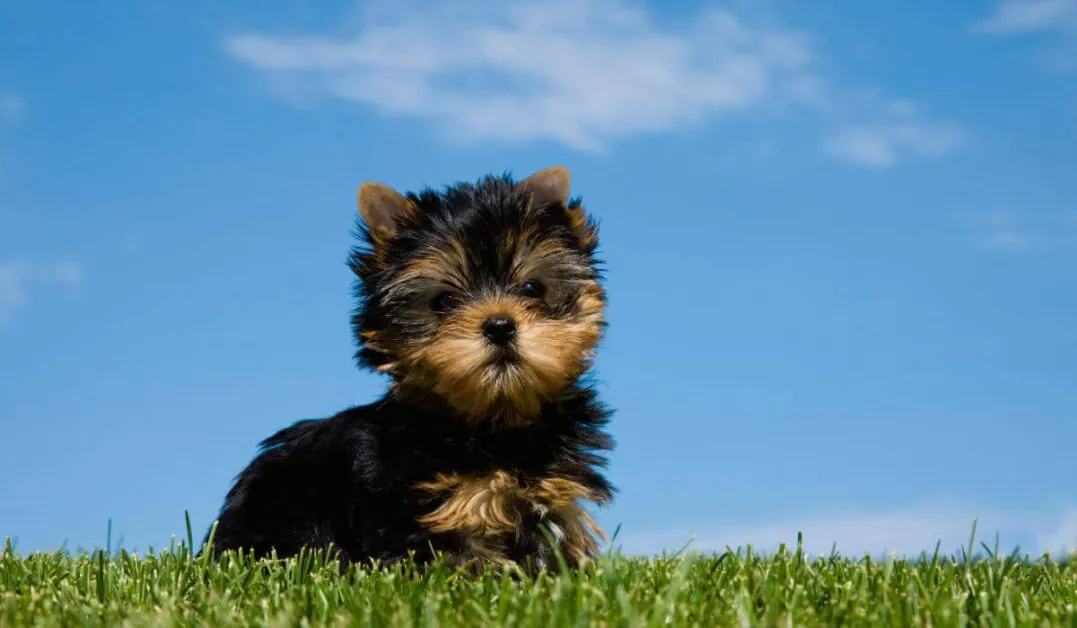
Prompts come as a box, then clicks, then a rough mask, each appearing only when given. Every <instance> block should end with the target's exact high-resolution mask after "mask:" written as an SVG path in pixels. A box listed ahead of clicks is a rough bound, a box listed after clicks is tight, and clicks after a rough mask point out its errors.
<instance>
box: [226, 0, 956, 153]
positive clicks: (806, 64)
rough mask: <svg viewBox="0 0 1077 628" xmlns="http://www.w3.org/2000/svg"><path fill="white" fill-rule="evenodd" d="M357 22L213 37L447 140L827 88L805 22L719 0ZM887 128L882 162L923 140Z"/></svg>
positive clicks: (655, 124)
mask: <svg viewBox="0 0 1077 628" xmlns="http://www.w3.org/2000/svg"><path fill="white" fill-rule="evenodd" d="M362 22H363V28H362V31H361V32H360V33H359V34H358V35H356V36H354V37H351V38H344V39H340V38H333V37H329V36H321V35H312V36H302V37H298V36H288V37H285V36H274V35H268V34H258V33H246V34H240V35H236V36H233V37H230V38H228V39H227V41H226V48H227V50H228V52H229V53H230V54H231V55H233V56H234V57H235V58H236V59H238V60H240V61H242V62H244V63H246V64H248V65H250V66H251V67H253V68H256V69H257V70H259V71H261V72H263V73H265V75H266V76H267V77H268V78H269V80H270V81H271V84H272V85H273V86H274V89H275V91H276V93H277V94H278V95H282V96H284V97H286V98H287V99H288V100H289V101H291V102H293V103H304V104H306V103H310V102H317V101H318V100H320V99H323V98H336V99H343V100H346V101H351V102H356V103H361V104H363V105H366V106H369V107H371V108H373V109H374V110H376V111H379V112H381V113H382V114H384V115H392V116H408V117H412V118H417V119H424V120H428V121H430V122H431V123H433V124H434V125H435V126H436V127H437V128H439V129H441V130H442V131H443V132H444V133H445V134H446V135H447V136H449V137H451V138H452V139H455V140H460V141H463V140H465V139H471V140H492V139H497V140H514V141H528V140H552V141H555V142H559V143H562V144H564V145H567V146H570V147H573V148H576V149H580V150H589V151H593V150H601V149H603V148H605V147H606V146H607V145H608V144H609V143H610V142H611V141H613V140H616V139H619V138H624V137H629V136H633V135H638V134H643V133H652V132H661V131H668V130H673V129H678V128H685V127H688V126H691V125H697V124H701V123H704V122H705V121H708V120H711V119H715V118H718V117H722V116H729V115H744V116H749V115H753V114H758V113H760V112H761V111H774V110H778V109H781V108H784V107H800V108H801V109H803V110H806V111H811V112H814V113H819V111H820V110H821V108H820V107H819V105H820V104H822V103H825V102H828V101H829V102H833V101H836V100H840V98H841V94H840V93H838V92H836V91H835V88H834V87H832V86H831V87H824V86H825V85H827V82H826V81H823V80H821V79H820V77H819V76H817V68H816V66H817V63H816V62H815V52H814V50H813V48H812V46H811V41H812V36H811V35H810V34H809V33H806V32H802V31H796V30H792V29H789V28H785V27H782V26H779V25H776V24H775V23H774V22H773V21H772V20H757V19H751V17H750V16H747V15H745V14H744V13H743V12H735V11H733V10H732V9H729V8H719V7H714V6H710V7H707V8H704V9H702V10H701V11H700V12H698V13H697V14H696V15H694V16H687V19H682V20H677V21H674V20H664V21H660V20H659V19H658V18H656V17H655V16H654V15H652V14H650V13H648V12H646V11H645V10H643V9H642V8H641V7H640V6H639V5H638V4H637V3H634V2H631V1H630V0H546V1H543V2H537V1H534V0H498V1H494V0H469V1H466V2H462V3H455V2H454V3H441V4H436V5H424V6H423V7H422V8H421V10H420V9H417V8H416V5H415V4H414V3H406V2H405V3H401V4H399V5H398V6H397V7H396V8H392V7H389V6H388V4H387V3H386V4H383V3H375V8H374V9H369V10H368V11H367V12H366V13H365V14H364V15H363V19H362ZM910 124H911V123H910ZM895 134H896V135H897V136H899V137H898V139H891V140H889V145H888V150H889V156H888V157H887V158H885V159H886V161H887V162H888V164H892V163H894V162H895V161H896V159H897V156H898V154H899V153H902V152H907V153H910V154H913V153H919V154H931V153H933V152H938V151H937V150H934V151H933V150H931V147H929V148H926V149H925V148H924V147H925V145H927V144H931V141H930V140H926V139H924V138H923V137H921V136H922V135H923V134H924V132H923V131H921V130H919V129H918V128H915V127H911V128H904V129H899V130H897V131H894V132H891V135H895ZM910 138H911V139H910ZM932 146H934V145H932ZM947 146H949V145H948V144H947ZM839 156H841V155H840V154H839ZM880 159H883V158H879V157H876V158H875V161H879V160H880Z"/></svg>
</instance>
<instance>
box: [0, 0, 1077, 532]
mask: <svg viewBox="0 0 1077 628" xmlns="http://www.w3.org/2000/svg"><path fill="white" fill-rule="evenodd" d="M454 7H455V8H453V9H446V8H443V7H442V5H441V3H420V2H417V1H413V0H408V1H407V2H401V3H399V4H396V5H394V4H393V3H392V2H387V1H382V0H376V1H375V2H368V3H362V4H357V3H353V2H337V1H333V2H317V3H315V2H295V3H287V5H286V6H285V5H284V3H273V5H272V6H271V7H270V6H268V5H265V4H263V3H256V2H254V1H253V0H248V1H240V2H228V3H221V2H215V1H211V0H194V1H192V2H185V3H174V2H164V1H154V0H146V1H143V2H137V3H117V2H105V1H103V0H98V1H91V2H83V3H77V4H71V3H68V4H66V5H65V6H64V7H63V8H61V7H59V5H57V4H55V3H29V2H21V3H19V2H0V59H3V60H4V61H3V63H0V373H2V376H0V425H2V427H3V432H2V434H3V436H2V438H0V479H2V481H3V485H4V487H5V488H4V497H3V499H2V500H0V535H11V536H13V537H16V538H17V540H18V543H19V546H20V547H21V548H22V549H23V550H39V549H46V550H47V549H54V548H56V547H59V546H60V544H61V543H63V542H65V541H66V542H67V543H68V546H69V547H71V548H75V547H79V546H82V547H90V546H95V545H102V544H103V543H104V542H105V533H106V526H107V522H108V519H109V518H112V520H113V535H114V540H115V538H116V537H123V539H124V544H125V545H126V546H128V547H133V548H136V549H141V548H145V547H146V546H148V545H154V546H157V547H160V546H162V545H165V544H167V542H168V540H169V538H170V537H171V536H172V535H177V536H179V535H182V533H183V513H184V511H185V510H189V511H190V513H191V517H192V520H193V522H194V524H195V526H196V527H197V533H198V534H200V533H201V531H202V530H203V529H204V528H205V526H206V525H208V524H209V523H210V521H211V520H212V517H213V516H214V514H215V513H216V510H217V508H218V506H219V504H220V501H221V498H222V496H223V494H224V492H225V490H226V489H227V488H228V485H229V482H230V481H231V479H232V477H233V476H234V475H235V474H236V473H237V472H238V471H239V470H240V469H241V468H242V466H243V465H244V464H245V463H246V462H247V461H248V460H249V459H250V457H251V456H252V455H253V454H254V452H255V444H256V443H257V441H258V440H260V439H261V438H263V437H265V436H266V435H268V434H269V433H271V432H272V431H273V430H276V429H277V428H279V427H281V426H283V425H286V424H288V423H290V422H292V421H294V420H296V419H299V418H305V417H317V416H326V415H329V414H331V413H333V412H336V411H337V410H340V409H342V408H344V407H346V406H348V405H350V404H358V403H364V402H367V401H369V400H370V399H372V398H373V397H374V396H375V395H377V394H378V393H379V392H380V391H381V390H382V388H383V386H384V382H383V381H382V380H380V379H378V378H376V377H375V376H373V375H370V374H366V373H363V372H360V371H358V370H357V369H356V368H355V367H354V365H353V362H352V352H353V346H352V343H351V338H350V330H349V327H348V316H349V312H350V308H351V300H350V299H351V297H350V288H351V276H350V274H349V272H348V270H347V269H346V267H345V265H344V261H345V257H346V254H347V250H348V247H349V246H350V245H351V243H352V241H351V234H350V231H351V228H352V225H353V220H354V216H355V211H356V207H355V193H356V190H357V189H358V185H359V183H360V182H361V181H363V180H367V179H373V180H378V181H382V182H385V183H388V184H390V185H393V186H395V187H397V188H398V189H414V188H416V187H418V186H421V185H425V184H431V185H441V184H445V183H449V182H452V181H456V180H460V179H474V178H476V177H478V176H480V175H482V174H484V173H486V172H491V171H492V172H501V171H504V170H511V171H513V172H515V173H517V174H519V175H525V174H528V173H530V172H531V171H533V170H535V169H538V168H541V167H544V166H548V165H552V164H565V165H567V166H569V167H570V168H571V170H572V172H573V182H574V186H575V187H574V190H573V191H574V193H577V194H580V195H582V196H583V198H584V200H585V203H586V204H587V205H588V207H589V208H590V209H591V211H593V212H594V213H595V215H596V216H597V217H598V218H599V219H600V220H601V221H602V225H603V231H602V237H603V240H602V251H603V255H604V257H605V259H606V260H607V263H608V276H609V292H610V297H611V305H610V322H611V327H610V330H609V335H608V337H607V340H606V342H605V344H604V346H603V348H602V352H601V354H600V358H599V360H598V365H597V366H598V375H599V378H600V380H601V383H602V392H603V394H604V396H605V398H606V399H607V400H608V402H609V403H610V404H611V405H612V406H613V407H615V408H616V409H617V414H616V417H615V419H614V423H613V425H612V430H613V433H614V436H615V437H616V438H617V440H618V443H619V444H618V448H617V450H616V452H615V454H614V455H613V457H612V462H611V466H610V469H609V471H610V475H611V477H612V478H613V480H614V482H615V483H616V484H617V485H618V487H619V488H620V494H619V496H618V499H617V501H616V503H615V504H614V505H613V506H612V507H610V508H608V509H604V510H602V511H600V512H599V519H600V522H601V523H602V524H604V525H605V526H606V527H607V528H608V529H610V530H612V529H613V528H614V527H615V526H616V525H617V524H621V525H622V529H621V536H620V538H619V541H620V543H621V544H622V546H623V548H624V549H625V550H626V551H632V552H654V551H659V550H661V549H663V548H670V549H675V548H677V547H679V546H681V545H682V544H683V543H685V542H687V541H689V540H690V539H692V538H694V539H695V544H694V547H696V548H698V549H721V548H724V547H725V545H727V544H728V545H732V546H736V545H740V544H744V543H753V544H755V545H757V546H760V547H773V546H774V545H775V544H776V543H778V542H780V541H788V542H792V541H795V537H796V532H797V531H798V530H803V531H804V532H805V534H806V543H807V545H808V547H809V549H811V550H812V551H815V552H825V551H828V550H829V549H830V547H831V545H832V544H833V543H835V542H836V543H837V547H838V549H839V550H841V551H846V552H856V553H859V552H862V551H872V552H880V551H886V550H893V551H897V552H899V553H915V552H918V551H920V550H921V549H932V548H933V547H934V545H935V542H936V541H937V540H941V541H942V542H943V545H944V549H951V550H952V549H955V548H956V547H957V546H958V545H959V544H961V543H962V542H964V541H965V539H966V538H967V535H968V532H969V530H970V527H971V524H972V520H973V518H975V517H979V518H980V531H981V533H982V534H984V535H986V536H991V537H993V535H994V533H995V532H998V533H999V534H1000V535H1001V542H1002V545H1003V546H1004V547H1006V548H1012V547H1013V546H1014V545H1017V544H1020V545H1021V546H1022V548H1024V549H1025V550H1028V551H1035V552H1039V551H1043V550H1047V551H1062V550H1063V549H1066V548H1074V547H1077V458H1075V457H1074V455H1073V452H1074V443H1075V442H1077V394H1074V389H1075V388H1077V386H1075V384H1077V324H1075V323H1077V290H1074V286H1075V285H1077V176H1074V173H1075V172H1077V149H1075V148H1074V147H1075V146H1077V80H1075V79H1077V61H1075V60H1077V2H1075V1H1074V0H1023V1H1016V0H1004V1H1003V2H1001V3H998V2H993V1H992V2H980V3H972V2H967V3H966V2H960V3H959V2H953V3H932V2H891V3H866V2H855V1H853V0H844V1H838V0H818V1H815V2H811V3H802V2H792V1H790V0H773V1H770V2H764V3H761V2H746V1H745V2H663V3H658V2H652V3H650V4H642V3H639V2H635V1H634V0H586V1H577V0H555V1H553V2H543V3H537V4H533V3H520V2H515V1H508V2H502V1H500V0H499V1H498V2H493V1H492V0H491V1H489V2H487V1H482V0H478V1H470V0H469V1H468V2H465V3H459V4H455V5H454Z"/></svg>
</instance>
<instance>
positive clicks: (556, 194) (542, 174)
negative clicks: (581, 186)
mask: <svg viewBox="0 0 1077 628" xmlns="http://www.w3.org/2000/svg"><path fill="white" fill-rule="evenodd" d="M571 179H572V177H571V176H570V175H569V173H568V168H566V167H564V166H551V167H549V168H544V169H542V170H539V171H538V172H536V173H535V174H533V175H531V176H530V177H527V178H526V179H524V180H523V181H520V183H519V184H518V186H519V187H521V188H526V189H527V190H529V191H530V192H531V194H532V198H533V199H534V201H535V203H536V204H538V205H553V204H557V203H560V204H561V205H566V206H567V205H568V195H569V191H570V187H571Z"/></svg>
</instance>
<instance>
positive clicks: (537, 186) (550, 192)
mask: <svg viewBox="0 0 1077 628" xmlns="http://www.w3.org/2000/svg"><path fill="white" fill-rule="evenodd" d="M571 182H572V177H571V176H570V175H569V172H568V168H566V167H564V166H550V167H549V168H543V169H542V170H539V171H538V172H536V173H534V174H532V175H531V176H529V177H527V178H526V179H524V180H523V181H520V182H519V183H518V184H517V186H518V187H520V188H521V189H527V190H529V191H530V192H531V195H532V196H531V198H532V200H533V201H534V203H535V204H536V205H560V206H561V207H564V208H565V211H566V212H568V217H569V220H571V222H572V229H573V230H574V231H575V232H576V235H578V236H579V238H580V243H581V244H583V246H584V247H587V248H593V247H594V245H595V241H596V240H597V238H598V233H597V227H596V225H595V223H594V222H593V221H592V220H591V218H590V217H589V216H588V215H587V213H586V212H585V211H584V209H583V207H581V206H580V205H579V204H578V203H576V204H573V205H571V206H570V205H569V193H570V192H571Z"/></svg>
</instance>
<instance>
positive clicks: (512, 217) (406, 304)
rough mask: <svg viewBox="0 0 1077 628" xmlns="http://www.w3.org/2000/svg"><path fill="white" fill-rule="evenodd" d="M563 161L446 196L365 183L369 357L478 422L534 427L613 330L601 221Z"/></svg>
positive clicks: (365, 339)
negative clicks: (599, 250)
mask: <svg viewBox="0 0 1077 628" xmlns="http://www.w3.org/2000/svg"><path fill="white" fill-rule="evenodd" d="M568 195H569V173H568V171H567V170H566V169H564V168H561V167H554V168H548V169H545V170H541V171H539V172H536V173H535V174H533V175H532V176H530V177H528V178H527V179H524V180H523V181H520V182H514V181H512V180H511V178H510V177H509V176H507V175H506V176H501V177H493V176H488V177H485V178H483V179H481V180H479V181H478V182H477V183H474V184H471V183H461V184H457V185H455V186H451V187H448V188H446V189H445V190H444V191H443V192H435V191H433V190H430V189H426V190H423V191H422V192H421V193H419V194H413V193H408V194H407V195H403V194H400V193H399V192H396V191H395V190H393V189H392V188H389V187H387V186H385V185H382V184H378V183H364V184H363V185H362V187H361V188H360V191H359V213H360V236H361V238H362V240H363V243H364V244H365V245H366V246H365V247H364V248H362V249H356V250H355V251H353V254H352V258H351V267H352V269H353V271H354V272H355V273H356V276H357V277H358V283H357V296H358V298H359V305H358V308H357V310H356V312H355V315H354V317H353V327H354V329H355V332H356V338H357V341H358V343H359V346H360V349H359V352H358V354H357V357H358V359H359V361H360V362H361V363H362V364H364V365H366V366H368V367H371V368H374V369H376V370H378V371H381V372H385V373H388V374H389V375H390V376H391V377H392V378H393V379H394V389H395V393H396V394H399V395H404V396H411V397H416V398H419V397H430V396H433V397H436V398H438V399H440V400H442V401H444V402H446V403H448V405H449V406H451V407H452V408H453V410H455V412H456V413H457V414H459V415H460V416H461V417H463V418H465V419H466V420H469V421H475V422H481V421H493V422H499V423H502V424H506V425H513V424H526V423H527V422H529V421H530V420H531V419H533V418H534V417H536V416H537V415H538V414H539V411H540V409H541V406H542V404H543V403H544V402H546V401H548V400H551V399H554V398H556V396H557V394H558V392H559V391H561V390H563V389H565V388H566V387H567V386H568V385H570V384H572V383H573V382H575V381H576V379H577V378H578V377H579V376H580V375H582V374H583V373H584V372H585V371H586V370H587V369H588V368H589V367H590V364H591V360H592V358H593V355H594V350H595V348H596V346H597V344H598V342H599V341H600V339H601V337H602V334H603V330H604V328H605V318H604V311H605V293H604V290H603V287H602V285H601V278H600V270H599V268H598V262H597V260H596V259H595V257H594V251H595V248H596V245H597V227H596V225H595V223H594V221H593V220H592V219H591V218H590V217H589V216H588V215H587V214H586V213H585V212H584V209H583V208H582V207H581V206H580V204H579V202H578V201H575V202H571V201H570V200H569V197H568Z"/></svg>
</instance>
